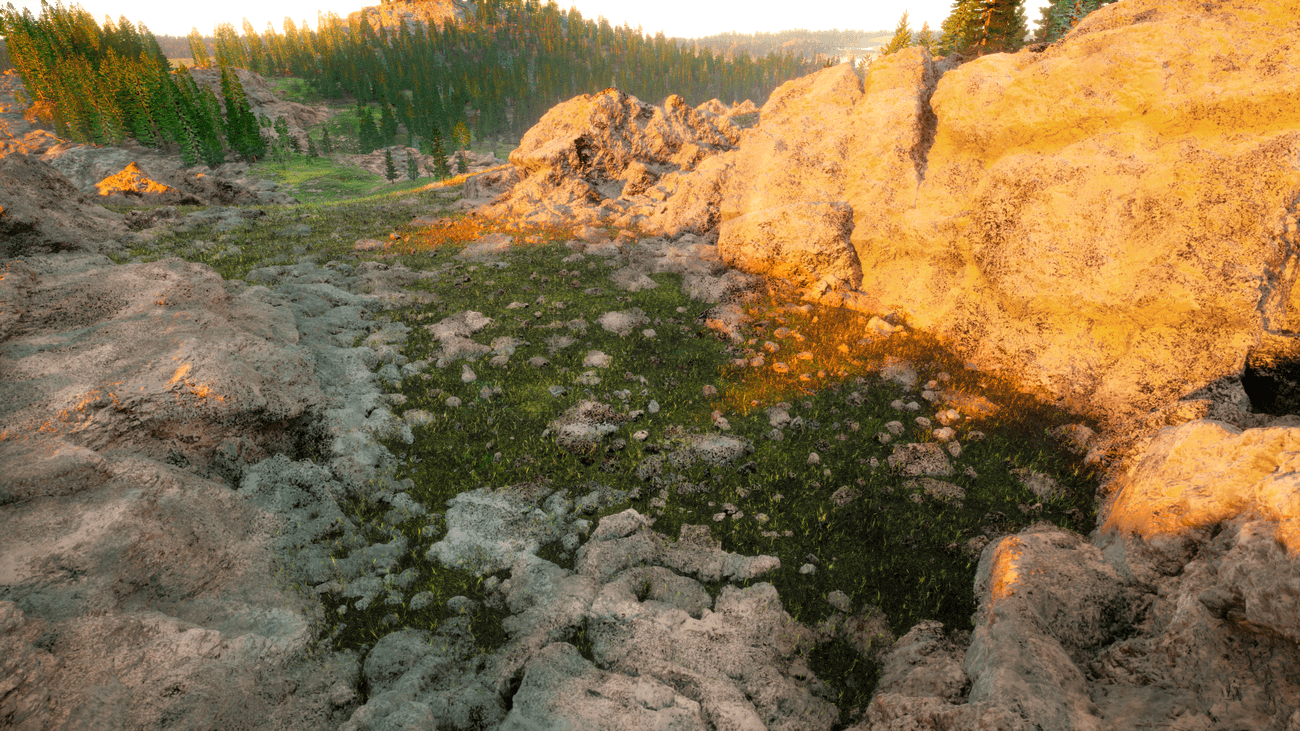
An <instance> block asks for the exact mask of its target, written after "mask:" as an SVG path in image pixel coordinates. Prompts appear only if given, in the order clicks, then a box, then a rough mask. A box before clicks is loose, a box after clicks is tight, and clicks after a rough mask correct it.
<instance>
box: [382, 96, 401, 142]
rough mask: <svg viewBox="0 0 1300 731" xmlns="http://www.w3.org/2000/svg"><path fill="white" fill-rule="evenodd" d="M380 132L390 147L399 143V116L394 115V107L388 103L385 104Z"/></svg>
mask: <svg viewBox="0 0 1300 731" xmlns="http://www.w3.org/2000/svg"><path fill="white" fill-rule="evenodd" d="M379 132H380V134H381V136H382V137H381V139H382V140H383V145H384V146H385V147H388V146H390V145H395V144H397V117H395V116H393V108H392V107H391V106H389V105H388V104H384V105H383V114H382V116H381V117H380V122H379Z"/></svg>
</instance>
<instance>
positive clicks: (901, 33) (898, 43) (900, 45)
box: [881, 10, 912, 56]
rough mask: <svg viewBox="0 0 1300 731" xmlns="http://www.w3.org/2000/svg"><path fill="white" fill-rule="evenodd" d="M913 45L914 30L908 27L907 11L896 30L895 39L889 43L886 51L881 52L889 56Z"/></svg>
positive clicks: (904, 12)
mask: <svg viewBox="0 0 1300 731" xmlns="http://www.w3.org/2000/svg"><path fill="white" fill-rule="evenodd" d="M911 45H912V29H911V28H909V27H908V25H907V11H906V10H904V11H903V17H902V18H900V19H899V21H898V26H897V27H896V28H895V29H894V37H893V39H892V40H890V41H889V45H888V46H885V50H883V51H881V53H882V54H883V55H886V56H888V55H890V54H894V53H898V52H899V51H901V50H903V49H904V48H907V47H909V46H911Z"/></svg>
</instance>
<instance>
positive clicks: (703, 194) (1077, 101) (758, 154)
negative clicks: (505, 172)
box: [487, 0, 1300, 430]
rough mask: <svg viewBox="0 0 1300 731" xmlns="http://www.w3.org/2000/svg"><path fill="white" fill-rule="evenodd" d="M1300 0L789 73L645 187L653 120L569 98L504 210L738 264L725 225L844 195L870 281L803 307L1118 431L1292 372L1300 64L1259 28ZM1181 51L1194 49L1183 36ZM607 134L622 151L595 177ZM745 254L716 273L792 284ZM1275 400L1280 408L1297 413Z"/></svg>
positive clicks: (1173, 7) (1088, 25)
mask: <svg viewBox="0 0 1300 731" xmlns="http://www.w3.org/2000/svg"><path fill="white" fill-rule="evenodd" d="M1252 7H1254V6H1252ZM1295 9H1296V6H1295V4H1294V3H1293V2H1288V1H1285V0H1274V1H1273V2H1269V3H1264V4H1262V5H1260V6H1258V10H1257V11H1256V10H1250V11H1249V12H1247V11H1246V10H1245V9H1241V8H1224V9H1220V10H1214V11H1209V10H1206V9H1205V8H1203V7H1202V6H1201V5H1200V4H1198V3H1194V2H1190V0H1184V1H1182V2H1175V3H1172V4H1170V3H1154V2H1146V1H1142V0H1137V1H1134V2H1127V3H1123V4H1116V5H1112V6H1106V7H1105V8H1102V9H1101V10H1099V11H1098V12H1096V13H1093V14H1091V15H1089V16H1088V18H1087V20H1086V21H1085V22H1084V23H1082V24H1081V25H1080V26H1079V27H1078V28H1076V29H1075V30H1074V31H1072V32H1071V33H1070V34H1069V35H1068V36H1067V37H1065V38H1063V39H1062V40H1061V41H1059V42H1058V43H1056V44H1053V45H1052V46H1050V47H1048V48H1046V49H1045V50H1041V52H1035V51H1034V50H1027V51H1024V52H1021V53H1017V54H994V55H990V56H985V57H983V58H978V59H975V60H973V61H970V62H968V63H965V64H962V65H957V59H943V60H940V61H935V60H933V59H931V58H930V56H929V55H928V53H927V52H926V51H925V50H924V49H922V48H919V47H918V48H913V49H907V50H905V51H903V52H901V53H898V54H894V55H891V56H888V57H884V58H881V59H880V60H878V61H877V62H875V63H873V64H872V65H871V66H870V67H869V69H868V71H867V74H866V79H865V81H863V80H861V79H859V78H858V77H857V75H856V74H855V73H854V71H853V69H852V68H850V66H849V65H848V64H842V65H840V66H837V67H834V68H830V69H826V70H824V71H821V72H819V73H816V74H812V75H810V76H807V77H804V78H801V79H796V80H794V81H791V82H787V83H786V84H784V85H782V86H781V87H780V88H778V89H777V90H776V91H774V92H773V93H772V95H771V98H769V99H768V101H767V102H766V104H764V106H763V109H762V116H761V120H760V123H759V125H758V126H757V127H755V128H753V129H748V130H744V132H743V133H740V134H737V135H736V136H735V138H734V140H735V141H734V142H730V143H729V144H726V145H723V144H713V145H704V146H699V148H698V149H699V150H700V151H701V152H702V153H703V156H697V157H695V159H693V160H692V163H691V164H690V165H679V166H678V169H677V170H673V171H671V172H670V171H666V170H653V172H654V173H655V174H654V175H653V176H650V177H649V178H647V177H646V176H644V175H642V174H641V173H640V170H641V168H642V166H645V167H647V169H651V168H654V166H656V165H660V166H662V164H663V156H662V154H661V153H659V152H658V151H657V150H659V149H660V148H659V147H657V145H658V144H659V143H658V139H659V138H658V137H657V136H656V135H654V134H653V133H651V131H650V130H649V129H644V130H643V129H642V128H641V123H640V122H639V121H636V122H634V120H641V119H647V118H649V116H651V115H655V114H665V115H667V114H669V112H668V111H667V109H666V108H665V109H663V110H656V111H650V110H649V109H648V108H645V107H642V108H641V109H642V111H640V112H639V113H637V114H631V113H627V112H620V113H613V109H614V108H616V107H617V104H616V103H615V99H616V97H615V93H614V92H605V93H604V94H603V95H601V96H598V97H595V98H592V99H589V98H586V97H584V98H581V99H575V100H574V101H572V102H569V103H566V104H565V105H560V106H558V107H556V109H554V110H552V112H551V114H550V115H548V117H547V118H546V119H544V120H543V122H542V123H540V124H539V125H538V126H537V127H535V128H534V129H533V130H531V131H530V132H529V136H528V137H527V138H526V141H525V144H524V145H523V146H521V148H520V150H519V151H518V156H517V157H516V156H512V158H511V162H512V163H514V164H515V165H516V167H517V168H518V169H519V171H520V178H521V180H520V183H519V184H518V185H517V186H516V190H515V192H514V193H512V194H511V195H510V196H509V197H510V199H511V200H517V201H519V202H520V203H525V202H526V203H528V204H532V205H534V206H536V207H537V209H536V210H534V212H533V215H535V216H538V217H544V216H545V215H546V214H544V213H543V212H542V211H541V209H542V208H545V207H546V205H549V203H550V202H555V201H558V200H559V199H565V201H564V202H565V203H566V204H567V207H561V208H558V209H556V210H555V213H556V214H559V215H566V216H573V217H576V218H578V219H581V220H587V219H590V218H593V217H603V218H607V219H608V220H610V221H612V222H614V223H616V224H619V225H632V224H637V225H640V226H641V227H642V228H643V230H648V231H654V232H657V233H661V234H664V235H669V236H676V235H680V234H682V233H684V232H687V231H689V232H692V233H696V234H701V235H706V236H709V237H713V236H718V237H720V238H719V243H720V248H722V249H723V250H728V249H731V250H739V249H741V248H744V245H743V244H740V243H739V242H736V243H733V242H731V241H730V240H729V235H728V233H727V231H728V226H729V222H731V221H732V219H736V218H738V217H741V216H754V215H758V214H763V212H765V211H776V210H778V209H783V208H784V207H786V206H792V205H795V204H827V203H840V204H846V205H848V206H849V207H850V208H851V210H852V217H853V221H852V225H853V229H852V235H851V243H852V249H853V251H854V252H855V254H856V257H857V259H858V264H857V265H856V266H857V267H859V268H860V269H861V272H862V278H861V280H860V281H857V280H856V279H852V278H849V281H850V283H851V284H852V287H850V288H847V289H848V290H849V291H843V290H845V289H846V288H844V287H843V286H842V285H841V284H840V282H839V281H838V280H841V279H845V277H843V274H842V272H830V271H827V272H825V273H826V274H828V275H829V274H835V275H836V276H835V279H836V280H837V281H836V282H831V283H824V282H822V281H821V280H822V278H821V277H818V276H812V277H808V276H805V275H802V274H801V275H800V277H799V279H800V281H801V284H805V283H810V284H812V285H813V286H814V287H815V289H814V290H813V291H811V292H810V293H809V295H810V296H811V297H814V298H819V299H821V300H822V301H824V302H827V303H828V304H833V305H834V304H847V305H849V306H853V307H854V308H855V309H874V310H876V311H893V312H895V313H896V314H898V315H900V316H902V317H905V318H906V319H907V320H908V321H909V323H911V324H913V325H915V326H916V327H919V328H922V329H925V330H928V331H931V332H935V333H937V334H939V335H940V336H941V337H943V338H945V339H946V340H948V341H949V342H950V344H951V345H952V346H953V347H954V348H955V349H956V350H958V351H959V352H961V353H963V354H964V355H965V356H966V357H967V358H968V360H970V361H972V362H973V363H975V364H976V365H978V366H979V367H981V368H983V369H987V370H999V371H1002V372H1006V373H1015V374H1017V376H1018V377H1019V378H1021V379H1022V380H1023V382H1024V385H1025V387H1026V388H1035V389H1037V388H1042V389H1043V390H1045V392H1046V393H1047V394H1048V395H1049V398H1050V399H1052V400H1054V401H1056V402H1057V403H1058V404H1059V405H1061V406H1064V407H1068V408H1072V409H1075V410H1077V411H1079V412H1080V413H1086V414H1089V415H1091V416H1094V417H1096V418H1099V419H1101V420H1103V421H1105V422H1107V423H1108V424H1110V425H1111V426H1112V427H1114V428H1115V429H1117V430H1118V429H1122V428H1123V425H1124V424H1126V423H1128V422H1130V421H1131V420H1132V419H1134V418H1136V417H1138V416H1140V415H1142V414H1145V413H1147V412H1149V411H1151V410H1152V409H1155V408H1158V407H1160V406H1162V405H1164V404H1166V403H1168V402H1169V401H1170V400H1173V399H1177V398H1179V397H1181V396H1183V395H1186V394H1188V393H1190V392H1192V391H1195V390H1196V389H1198V388H1201V387H1203V386H1205V385H1207V384H1209V383H1211V382H1213V381H1215V380H1216V379H1218V378H1220V377H1223V376H1227V375H1235V374H1239V373H1240V372H1241V371H1242V367H1243V363H1245V362H1246V361H1247V360H1248V358H1249V357H1250V356H1251V353H1252V349H1253V348H1254V347H1255V346H1256V345H1257V344H1258V343H1259V342H1260V340H1261V338H1264V337H1265V334H1266V333H1269V334H1271V336H1272V337H1273V339H1275V340H1276V339H1281V340H1282V341H1284V342H1282V343H1280V345H1279V344H1278V343H1273V344H1272V345H1271V346H1270V352H1269V355H1270V358H1269V365H1268V368H1269V369H1270V372H1271V373H1274V374H1277V373H1286V372H1288V369H1289V368H1290V367H1291V366H1290V365H1289V364H1291V363H1294V362H1296V361H1297V360H1300V348H1298V347H1297V345H1296V343H1295V342H1294V338H1293V337H1292V336H1291V335H1290V334H1289V333H1292V332H1293V331H1294V328H1293V327H1292V325H1291V322H1290V321H1291V320H1292V319H1295V317H1296V315H1295V308H1294V306H1293V305H1292V299H1293V295H1292V291H1293V283H1294V280H1295V271H1296V269H1295V267H1294V266H1293V263H1292V261H1291V260H1292V258H1293V257H1294V256H1295V253H1294V250H1296V249H1297V247H1298V246H1300V238H1298V237H1300V233H1298V232H1297V224H1296V221H1297V217H1298V216H1300V168H1298V167H1297V165H1296V163H1295V160H1296V159H1297V156H1300V109H1297V107H1296V105H1295V103H1294V94H1293V90H1294V88H1295V86H1296V85H1297V76H1296V74H1297V73H1300V72H1297V71H1296V70H1295V69H1294V68H1292V67H1290V66H1286V65H1279V64H1276V63H1273V61H1272V60H1271V59H1274V58H1277V57H1279V55H1280V56H1286V55H1287V54H1288V53H1289V50H1288V49H1290V46H1288V45H1287V44H1288V43H1289V38H1290V35H1289V33H1277V32H1273V31H1270V30H1267V29H1270V28H1276V27H1286V28H1290V27H1293V25H1294V23H1295V22H1296V21H1295V14H1294V13H1293V11H1294V10H1295ZM1189 35H1192V36H1194V37H1196V38H1197V39H1198V41H1197V44H1196V46H1195V48H1194V49H1193V48H1190V47H1187V46H1186V45H1183V44H1181V41H1180V40H1179V39H1182V38H1186V37H1188V36H1189ZM1243 37H1249V38H1258V39H1259V42H1257V43H1251V44H1248V45H1245V46H1243V45H1242V44H1241V43H1240V42H1239V40H1238V39H1240V38H1243ZM1206 49H1210V51H1208V52H1207V51H1206ZM1045 90H1051V92H1050V93H1048V92H1045ZM580 106H581V109H582V110H586V109H588V108H591V109H602V110H603V109H606V107H608V109H609V111H602V112H599V113H595V114H586V113H580V112H579V108H580ZM708 116H709V117H710V118H711V119H714V120H717V119H719V118H716V117H712V115H708ZM560 117H563V118H564V119H565V120H566V122H565V123H563V124H556V123H555V122H556V121H557V120H558V119H559V118H560ZM728 134H730V132H729V133H728ZM596 139H599V140H602V142H601V143H598V144H597V143H593V144H592V145H591V146H590V148H588V147H587V140H596ZM731 139H733V138H731V137H728V140H729V141H730V140H731ZM604 140H619V142H618V143H617V148H618V149H619V150H623V151H626V152H625V153H624V154H622V155H621V156H618V163H617V165H615V166H614V167H613V168H612V169H611V171H610V172H607V173H604V174H603V175H602V176H598V177H599V180H596V179H592V178H591V170H595V169H598V168H599V167H600V166H599V164H598V163H596V162H595V161H597V160H599V159H600V158H601V157H602V154H603V153H602V152H601V151H602V150H605V149H607V147H608V146H609V143H607V142H603V141H604ZM575 141H582V144H581V145H578V144H576V143H575ZM733 147H734V149H733ZM579 148H581V149H579ZM646 148H650V149H653V150H656V151H655V152H654V153H653V154H652V153H650V152H643V150H645V149H646ZM710 153H711V154H710ZM561 158H567V159H569V160H571V162H568V163H566V164H564V165H558V164H555V163H556V161H557V160H559V159H561ZM588 159H590V161H592V162H591V163H590V164H589V163H588V162H587V160H588ZM543 180H544V181H546V182H545V184H544V186H543V184H542V182H541V181H543ZM620 185H621V187H620ZM542 201H547V202H548V203H547V204H543V203H542ZM487 210H488V211H489V212H492V211H499V212H502V213H504V212H506V211H508V210H514V209H512V208H510V207H509V206H505V205H501V204H498V205H496V206H494V207H491V208H489V209H487ZM521 212H522V211H521ZM763 215H775V214H763ZM731 230H738V229H735V228H734V227H733V228H732V229H731ZM790 236H794V237H797V236H798V232H797V228H795V229H791V231H790ZM827 245H828V246H830V247H832V248H833V249H835V250H836V251H838V250H839V247H840V246H841V244H840V243H839V242H838V241H835V242H834V243H828V244H827ZM751 250H752V251H753V253H754V255H753V257H752V258H748V257H745V256H740V255H738V256H736V257H735V258H733V259H731V260H730V261H732V262H733V263H734V265H735V266H738V267H740V268H742V269H745V270H746V271H751V272H754V273H772V274H780V275H784V274H786V273H788V272H785V269H784V267H786V265H785V264H783V263H777V262H776V261H775V260H774V259H773V258H772V257H770V256H768V255H767V254H766V253H764V252H762V251H759V250H757V249H752V247H751ZM828 256H829V259H828V261H829V260H830V259H834V260H835V261H839V259H840V258H841V257H840V254H838V253H835V254H832V255H828ZM833 266H834V267H837V268H840V269H843V265H841V264H835V265H833ZM850 268H852V267H850ZM1288 379H1290V380H1293V381H1294V380H1295V379H1291V378H1290V377H1289V376H1288ZM1290 398H1291V401H1289V402H1287V403H1289V404H1290V406H1286V405H1283V406H1280V407H1273V408H1274V411H1275V412H1277V410H1278V409H1279V408H1281V409H1286V408H1295V407H1297V406H1300V403H1293V402H1295V398H1294V397H1290Z"/></svg>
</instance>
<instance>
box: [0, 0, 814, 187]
mask: <svg viewBox="0 0 1300 731" xmlns="http://www.w3.org/2000/svg"><path fill="white" fill-rule="evenodd" d="M243 26H244V27H243V33H242V34H240V33H237V32H236V31H235V29H234V27H233V26H232V25H231V24H229V23H222V24H220V25H218V26H217V28H216V32H215V43H214V48H213V49H212V51H213V52H212V53H211V54H210V53H209V51H208V48H207V45H206V44H205V43H204V42H203V39H202V38H201V37H200V36H199V34H198V32H197V30H196V31H195V32H194V33H193V34H192V35H191V41H192V49H193V50H192V58H193V59H194V63H195V64H196V65H199V66H210V67H213V68H220V69H222V70H223V91H225V92H226V99H225V100H223V101H225V102H227V103H226V105H225V110H226V111H225V112H224V113H223V112H222V108H221V107H222V105H221V104H219V103H218V100H217V98H216V95H215V94H213V93H212V92H211V91H210V90H206V89H203V88H202V87H201V86H199V85H196V84H195V83H194V81H193V79H192V78H191V77H190V75H189V73H188V70H187V69H186V68H185V67H184V66H181V67H179V68H176V69H172V68H171V64H170V62H169V61H168V60H167V58H166V56H165V55H164V54H163V52H162V50H161V49H160V47H159V45H158V42H157V39H156V38H155V37H154V36H153V34H151V33H150V32H149V30H148V28H147V27H145V26H144V24H143V23H141V24H137V25H133V24H132V23H131V22H130V21H129V20H128V19H126V18H125V17H123V18H121V19H120V20H119V21H118V22H117V23H113V22H112V21H111V20H109V19H107V18H106V19H105V22H104V24H103V25H100V24H99V23H97V22H96V21H95V20H94V18H93V17H92V16H91V15H90V14H89V13H88V12H86V11H85V10H84V9H82V8H81V7H80V6H76V5H74V6H72V7H71V8H65V7H63V5H62V3H59V4H56V5H53V6H51V5H43V10H42V13H41V15H40V17H33V16H32V14H31V13H30V12H29V11H27V10H24V11H23V12H21V13H19V12H17V11H15V10H14V9H13V6H10V7H9V9H7V10H5V9H0V35H3V36H4V37H5V39H6V41H7V45H8V48H9V53H10V57H11V59H12V62H13V64H14V67H15V68H16V69H17V70H18V73H19V74H20V75H21V76H22V79H23V83H24V86H25V87H26V89H27V94H28V95H29V97H30V101H32V102H34V103H36V104H37V105H38V109H39V110H40V111H41V112H42V113H43V114H44V115H45V116H46V117H47V118H48V119H50V120H51V121H52V123H53V125H54V127H55V130H56V132H57V133H58V134H59V135H60V136H66V137H68V138H69V139H72V140H74V141H77V142H87V143H94V144H120V143H121V142H122V141H123V140H124V139H125V138H127V137H132V138H135V139H136V140H138V141H139V142H140V143H142V144H144V145H146V146H151V147H155V148H161V149H165V150H168V151H178V152H180V154H181V155H182V157H183V158H184V159H185V162H186V164H187V165H193V164H197V163H198V162H203V163H205V164H208V165H215V164H219V163H220V161H221V160H223V159H224V156H225V154H226V153H227V152H233V153H236V154H238V155H239V156H241V157H245V158H247V159H255V158H256V157H258V156H260V155H262V154H265V146H264V145H259V142H258V140H259V139H260V138H259V137H258V133H257V129H258V120H256V119H255V118H253V117H252V115H251V114H248V113H247V110H248V103H247V101H246V99H244V94H243V90H242V89H241V88H240V85H239V81H238V79H237V78H236V77H235V75H234V74H233V73H228V72H227V70H228V69H231V68H247V69H250V70H253V71H255V72H257V73H259V74H262V75H263V76H297V77H301V78H303V79H306V80H308V82H309V83H310V84H311V85H312V86H313V87H315V89H316V90H317V91H318V93H320V94H321V95H322V96H323V97H326V98H340V97H352V98H354V99H355V100H356V102H357V104H358V105H359V106H367V107H369V105H371V103H376V104H375V105H374V106H373V107H369V108H370V109H371V110H372V111H373V112H374V115H375V116H376V117H378V119H376V120H375V121H376V127H377V129H379V130H380V131H381V135H382V130H383V129H384V128H385V127H388V128H395V127H396V124H397V123H402V124H404V125H405V126H406V129H407V130H409V131H410V133H411V134H412V135H415V136H418V137H419V138H420V139H437V138H441V139H449V138H450V139H455V138H456V136H459V135H463V134H464V133H463V132H462V131H460V130H465V129H466V125H467V124H468V130H469V131H472V133H473V134H474V136H475V137H476V138H478V139H483V138H485V137H487V136H489V135H503V136H506V137H510V138H514V139H518V138H519V137H520V136H521V135H522V134H523V133H524V132H525V131H527V130H528V129H529V128H530V127H532V126H533V125H534V124H536V122H537V121H538V120H539V119H540V118H541V116H542V115H543V114H544V113H545V112H546V111H547V110H548V109H550V108H551V107H552V106H554V105H555V104H558V103H559V102H562V101H565V100H567V99H570V98H572V97H574V96H577V95H579V94H584V93H595V92H598V91H600V90H602V89H605V88H607V87H610V86H614V87H617V88H619V89H620V90H622V91H625V92H627V93H629V94H632V95H635V96H637V97H638V98H641V99H643V100H646V101H652V102H661V101H662V100H663V99H664V98H665V97H667V96H668V95H669V94H674V93H675V94H680V95H681V96H683V97H684V98H685V99H686V100H687V102H688V103H690V104H692V105H698V104H700V103H702V102H704V101H707V100H709V99H711V98H715V97H716V98H720V99H722V100H724V101H727V102H731V101H740V100H744V99H752V100H755V101H756V102H758V103H761V102H762V101H763V100H764V99H766V97H767V95H768V94H770V93H771V91H772V90H773V89H775V88H776V87H777V86H778V85H780V84H781V83H783V82H785V81H788V80H790V79H793V78H797V77H799V76H802V75H804V74H806V73H809V72H810V71H812V70H814V68H815V67H814V66H813V64H812V63H811V62H809V61H805V60H804V59H802V58H800V57H796V56H793V55H790V54H786V55H776V54H768V55H767V56H765V57H763V58H759V59H753V58H750V57H749V56H748V55H747V54H743V53H742V54H740V55H738V56H736V57H734V58H723V57H721V56H716V55H714V54H713V53H712V52H711V51H708V50H704V51H702V52H696V51H695V50H694V49H691V50H682V49H680V48H679V47H678V46H677V44H675V43H673V42H671V41H669V40H668V39H667V38H665V37H664V36H663V35H662V34H659V35H657V36H655V37H653V38H651V37H647V36H645V35H644V34H642V33H640V32H638V31H634V30H632V29H630V28H628V27H626V26H623V27H618V28H615V27H612V26H611V25H610V24H609V22H608V21H607V20H605V19H603V18H601V19H600V20H599V22H593V21H591V20H587V19H584V18H583V17H582V15H581V13H579V12H578V11H577V10H576V9H571V10H568V11H563V10H560V9H559V7H558V6H557V5H556V4H555V3H554V2H551V3H549V4H547V5H539V4H538V3H537V2H536V1H535V0H481V2H480V3H479V5H478V12H477V13H476V14H474V15H473V16H472V17H471V18H470V19H469V20H468V21H466V22H465V23H463V24H457V23H452V22H448V23H445V24H443V25H442V26H441V27H438V26H437V25H436V24H434V23H425V24H420V25H417V27H415V28H411V27H408V26H406V25H405V24H403V25H402V26H401V27H400V28H398V29H397V30H391V29H389V28H385V27H379V28H374V27H371V26H370V25H369V24H368V23H367V22H366V19H365V16H364V15H363V14H362V15H360V20H359V22H356V21H354V22H351V23H348V22H345V21H344V20H342V19H340V18H339V17H338V16H337V15H334V14H332V13H331V14H329V15H321V16H320V17H319V23H318V25H317V27H316V29H314V30H313V29H311V28H309V27H307V25H306V24H305V23H304V24H302V25H301V26H298V25H296V24H295V23H294V22H293V21H292V20H290V19H287V18H286V19H285V22H284V26H283V29H282V32H279V31H276V29H275V28H274V27H271V26H269V25H268V27H267V29H266V30H265V31H264V32H262V33H258V32H257V31H256V30H255V29H254V28H253V27H252V25H251V24H250V23H248V22H247V21H245V22H244V24H243ZM232 105H233V106H232ZM232 110H233V111H232ZM458 126H459V129H458ZM388 136H391V135H382V137H388ZM382 137H381V138H382Z"/></svg>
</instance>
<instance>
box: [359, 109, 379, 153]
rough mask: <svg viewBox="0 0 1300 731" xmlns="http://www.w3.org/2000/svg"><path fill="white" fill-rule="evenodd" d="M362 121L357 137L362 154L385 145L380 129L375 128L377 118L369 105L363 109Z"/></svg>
mask: <svg viewBox="0 0 1300 731" xmlns="http://www.w3.org/2000/svg"><path fill="white" fill-rule="evenodd" d="M360 122H361V124H360V129H359V130H358V134H357V137H358V145H359V149H360V152H361V154H362V155H368V154H370V153H372V152H374V151H375V150H377V149H379V148H380V147H383V146H384V143H383V138H381V137H380V136H379V130H378V129H376V128H375V118H374V116H372V114H371V112H370V108H369V107H365V108H363V109H362V110H361V120H360Z"/></svg>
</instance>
